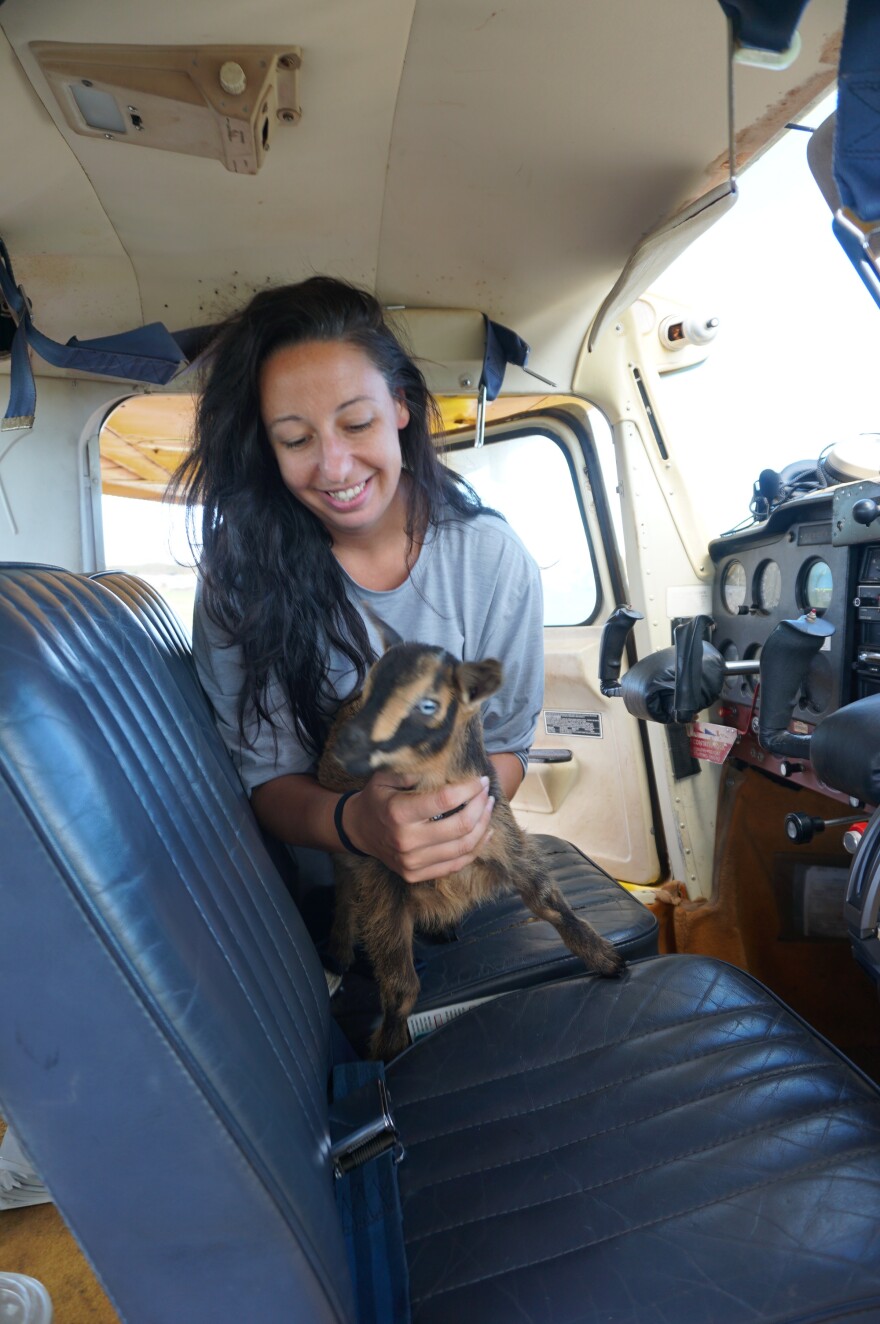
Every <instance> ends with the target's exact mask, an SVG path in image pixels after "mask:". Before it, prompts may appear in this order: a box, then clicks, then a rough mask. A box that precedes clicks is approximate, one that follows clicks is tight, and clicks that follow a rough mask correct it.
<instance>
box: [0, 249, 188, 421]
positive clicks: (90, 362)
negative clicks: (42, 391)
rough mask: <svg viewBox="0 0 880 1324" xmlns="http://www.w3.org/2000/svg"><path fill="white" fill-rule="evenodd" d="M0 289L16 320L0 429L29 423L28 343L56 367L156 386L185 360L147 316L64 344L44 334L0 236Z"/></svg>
mask: <svg viewBox="0 0 880 1324" xmlns="http://www.w3.org/2000/svg"><path fill="white" fill-rule="evenodd" d="M0 294H2V296H3V299H4V301H5V302H6V304H7V305H8V306H9V310H10V312H11V313H12V317H13V320H14V322H15V323H16V331H15V335H14V337H13V340H12V361H11V380H10V388H9V404H8V406H7V409H6V415H5V417H4V418H3V421H2V423H0V430H9V429H12V428H30V427H33V422H34V410H35V408H36V399H37V392H36V386H35V385H34V375H33V371H32V369H31V364H30V356H29V354H28V349H29V348H30V349H33V350H34V351H35V352H36V353H37V354H39V356H40V358H42V359H45V360H46V362H47V363H51V364H52V365H53V366H54V367H56V368H72V369H74V370H78V371H80V372H92V373H98V374H100V375H101V376H105V377H126V378H128V379H130V380H132V381H138V382H151V383H153V384H154V385H157V386H164V384H165V383H166V382H168V381H170V380H171V378H172V377H173V376H174V374H175V373H176V372H177V371H178V369H179V368H181V367H182V366H183V365H184V364H185V363H186V362H187V358H186V355H185V353H184V351H183V349H182V348H181V345H180V344H179V343H178V342H177V340H175V338H174V336H172V334H171V332H170V331H168V330H167V329H166V327H164V326H163V325H162V323H161V322H152V323H150V325H149V326H141V327H137V328H136V329H135V330H133V331H125V332H122V333H121V334H119V335H115V336H103V337H101V338H100V339H98V340H77V339H76V337H75V336H74V337H73V338H72V339H70V340H68V342H67V344H66V345H62V344H59V342H58V341H57V340H50V339H49V337H48V336H44V335H43V334H42V332H40V331H38V330H37V328H36V327H35V326H34V324H33V322H32V321H31V314H30V308H29V307H28V302H27V299H26V297H25V295H24V292H23V291H22V289H21V287H20V286H19V285H17V284H16V280H15V275H14V273H13V270H12V261H11V259H10V257H9V252H8V250H7V248H6V245H5V244H4V243H3V240H2V239H0Z"/></svg>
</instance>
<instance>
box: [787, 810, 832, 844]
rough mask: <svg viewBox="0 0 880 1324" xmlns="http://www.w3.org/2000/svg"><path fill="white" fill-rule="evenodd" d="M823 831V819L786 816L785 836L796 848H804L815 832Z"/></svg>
mask: <svg viewBox="0 0 880 1324" xmlns="http://www.w3.org/2000/svg"><path fill="white" fill-rule="evenodd" d="M824 831H825V820H824V818H813V816H812V815H811V814H786V815H785V835H786V836H787V837H788V839H789V841H794V842H796V843H797V845H798V846H806V844H807V842H808V841H812V840H813V837H814V836H815V835H816V833H817V832H824Z"/></svg>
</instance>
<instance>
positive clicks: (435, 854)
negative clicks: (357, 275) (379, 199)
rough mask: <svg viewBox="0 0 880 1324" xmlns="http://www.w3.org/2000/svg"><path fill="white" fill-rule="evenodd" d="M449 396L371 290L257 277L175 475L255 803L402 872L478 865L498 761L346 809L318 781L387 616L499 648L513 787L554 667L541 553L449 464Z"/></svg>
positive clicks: (223, 347)
mask: <svg viewBox="0 0 880 1324" xmlns="http://www.w3.org/2000/svg"><path fill="white" fill-rule="evenodd" d="M435 417H436V404H435V402H434V401H433V399H432V397H431V396H430V394H429V392H428V390H427V387H426V385H425V381H424V378H423V376H422V374H421V372H420V371H419V369H418V368H417V367H416V365H415V364H414V363H413V361H412V359H411V358H410V357H409V356H408V355H407V354H406V353H405V351H404V350H403V348H402V347H401V345H400V343H399V342H398V340H397V339H396V337H395V336H394V334H393V333H392V332H391V330H390V329H389V327H388V326H387V325H386V323H385V320H384V317H383V313H382V309H381V306H380V305H379V304H378V302H377V301H376V300H375V299H374V298H373V297H372V296H371V295H369V294H367V293H365V292H364V291H361V290H358V289H355V288H354V287H352V286H349V285H346V284H344V283H343V282H340V281H337V280H334V279H332V278H329V277H314V278H312V279H310V280H306V281H304V282H302V283H301V284H299V285H293V286H285V287H281V288H276V289H271V290H266V291H264V292H262V293H261V294H258V295H257V296H256V297H255V298H254V299H253V300H252V301H251V302H250V303H249V304H248V305H247V307H245V308H244V309H243V310H242V311H241V312H240V313H239V314H237V315H236V316H235V317H233V318H232V319H231V320H230V321H229V322H228V323H227V324H226V325H225V326H224V327H223V328H222V330H221V332H220V334H219V337H218V338H217V340H216V341H215V343H214V345H213V348H212V350H211V354H210V363H209V368H208V373H207V379H206V382H205V387H204V391H203V394H202V396H201V400H200V404H199V409H198V414H197V419H196V429H195V444H194V448H193V450H192V452H191V454H190V455H189V457H188V458H187V460H186V461H185V462H184V464H183V465H182V466H181V468H180V470H179V471H178V473H177V475H176V477H175V487H176V490H177V491H178V492H179V493H182V494H183V496H184V498H185V500H186V502H187V504H188V506H189V507H190V511H192V510H193V508H194V507H196V506H201V507H203V516H202V538H201V542H202V550H201V557H200V581H201V583H200V593H199V597H198V599H197V603H196V611H195V620H194V628H193V648H194V653H195V658H196V664H197V666H198V670H199V674H200V676H201V679H202V682H203V684H204V686H205V689H206V691H207V693H208V695H209V697H210V699H211V701H212V703H213V705H214V708H215V711H216V714H217V719H218V724H219V726H220V729H221V731H222V733H223V735H224V738H225V739H226V742H227V745H228V747H229V749H230V752H231V754H232V756H233V759H234V760H235V762H236V764H237V766H238V768H239V771H240V773H241V776H242V780H243V781H244V783H245V786H246V787H247V789H248V790H249V791H250V792H251V800H252V805H253V808H254V811H255V812H256V815H257V817H258V819H259V820H260V822H261V823H262V825H263V826H264V827H265V828H267V829H268V830H269V831H270V832H271V833H272V834H273V835H274V836H276V837H278V838H279V839H280V840H282V841H285V842H288V843H290V844H292V845H295V846H310V847H317V848H318V849H321V850H325V851H339V850H340V849H341V848H345V849H352V848H354V849H356V850H359V851H363V852H364V853H366V854H369V855H374V856H376V857H378V858H380V859H381V860H383V862H384V863H385V864H387V865H388V866H389V867H390V868H392V869H394V870H396V871H397V872H398V873H399V874H400V875H401V876H402V877H403V878H404V879H406V880H407V881H408V882H421V881H424V880H426V879H429V878H433V877H436V876H437V875H438V874H439V873H450V872H455V871H456V870H458V869H461V868H463V867H464V866H465V865H467V864H469V863H470V862H471V861H472V860H473V859H474V858H475V856H476V854H477V853H478V851H479V848H480V845H481V843H482V842H483V840H484V838H485V837H486V835H487V833H488V832H489V831H490V830H491V829H490V817H491V812H492V805H493V803H494V802H493V799H492V797H491V796H490V794H489V787H488V780H487V779H486V778H482V779H474V780H471V781H468V782H465V783H463V784H462V785H459V786H451V787H446V788H445V789H443V790H442V791H438V792H436V793H431V794H426V795H415V794H408V793H407V791H406V787H405V784H404V783H403V782H402V781H401V779H400V778H398V777H394V776H392V775H389V774H385V773H382V772H377V773H376V774H374V776H373V777H372V778H371V779H370V781H369V782H368V784H367V785H366V786H365V788H364V789H363V790H362V791H360V792H359V793H358V794H356V795H354V796H351V797H350V798H348V799H346V800H345V801H344V821H343V817H342V809H343V806H342V804H341V803H340V797H339V795H338V794H337V793H335V792H331V791H327V790H325V789H324V788H323V787H321V786H320V785H319V784H318V782H317V780H316V778H315V775H314V773H315V768H316V766H317V761H318V756H319V753H320V749H321V745H322V742H323V738H324V735H325V733H326V730H327V728H328V725H329V723H330V721H331V720H332V716H333V713H334V711H335V709H336V707H337V706H338V704H339V703H340V702H341V701H342V700H343V699H344V698H346V697H347V696H348V695H349V694H350V693H352V692H354V691H356V690H357V689H358V688H359V687H360V685H361V684H362V682H363V678H364V675H365V673H366V670H367V667H368V665H369V662H370V660H371V658H372V657H373V656H374V655H375V652H376V651H378V650H379V649H380V648H381V641H380V640H379V639H378V636H377V633H376V628H375V625H374V623H373V620H374V619H375V618H378V619H379V620H380V621H382V622H385V623H387V624H388V625H389V626H390V627H391V628H392V630H394V632H395V633H396V634H398V635H400V636H401V637H403V638H408V639H413V640H418V641H420V642H423V643H432V644H439V645H442V646H443V647H445V648H447V649H448V650H449V651H450V652H453V653H455V654H456V655H458V656H462V657H469V658H479V657H485V656H496V657H499V658H501V660H502V661H503V662H504V667H505V684H504V686H503V689H502V692H501V695H499V696H496V698H495V700H490V702H489V703H488V704H487V705H486V708H485V710H484V714H483V717H484V726H485V731H486V747H487V750H488V752H489V754H490V757H491V758H492V761H493V763H494V765H495V768H496V770H497V773H498V777H499V780H500V783H501V785H502V787H503V788H504V791H505V793H506V794H507V795H508V797H510V796H512V795H513V793H514V792H515V791H516V789H517V787H518V786H519V784H520V781H521V780H522V776H523V773H524V768H525V761H526V758H527V750H528V745H529V743H530V741H531V738H532V735H533V733H534V728H535V723H536V721H537V717H538V713H539V711H540V707H541V700H542V683H543V658H542V649H541V639H542V634H541V631H542V607H541V588H540V578H539V575H538V571H537V567H536V566H535V564H534V562H533V561H532V559H531V557H530V556H529V555H528V553H527V552H526V551H525V549H524V548H523V546H522V544H521V543H520V541H519V539H518V538H517V537H516V535H515V534H514V533H513V531H512V530H511V529H510V528H509V526H508V525H507V524H506V523H505V522H504V520H503V519H502V518H501V517H500V516H498V515H496V514H495V513H494V512H491V511H487V510H486V509H485V508H484V507H482V506H481V505H480V503H479V501H478V500H477V498H476V496H475V494H474V493H473V492H472V491H471V490H470V489H469V488H468V487H467V485H466V484H463V483H461V482H459V481H458V480H457V479H456V478H454V476H453V475H451V474H450V473H449V472H448V471H447V470H446V469H445V467H444V466H443V465H442V464H441V462H440V461H439V459H438V458H437V455H436V452H435V448H434V445H433V443H432V441H431V424H432V422H433V420H434V418H435ZM365 606H366V608H368V611H367V612H365V611H364V607H365ZM371 613H372V618H373V619H372V620H371ZM371 632H372V633H371ZM460 805H463V806H464V808H462V809H461V811H460V812H459V813H456V814H452V815H450V816H448V817H443V815H445V814H447V811H449V810H453V809H455V808H457V807H458V806H460Z"/></svg>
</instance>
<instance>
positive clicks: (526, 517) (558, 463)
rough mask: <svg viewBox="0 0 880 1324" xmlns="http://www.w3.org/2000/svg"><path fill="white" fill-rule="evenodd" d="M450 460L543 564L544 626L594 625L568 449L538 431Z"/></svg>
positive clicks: (593, 585) (592, 579) (453, 454)
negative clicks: (565, 449) (587, 622)
mask: <svg viewBox="0 0 880 1324" xmlns="http://www.w3.org/2000/svg"><path fill="white" fill-rule="evenodd" d="M445 459H446V463H447V464H448V465H449V467H450V468H451V469H455V471H456V472H457V473H459V474H461V476H462V477H463V478H466V479H467V481H468V482H469V483H470V485H471V487H473V489H474V491H475V492H476V493H477V495H478V496H479V497H480V499H481V501H483V502H484V504H485V505H487V506H493V507H494V509H495V510H498V511H500V512H501V514H502V515H504V517H505V518H506V519H507V521H508V523H509V524H510V525H511V526H512V527H513V528H514V529H515V530H516V532H517V533H518V534H519V536H520V537H521V538H522V540H523V542H524V543H525V545H526V547H527V548H528V549H529V551H530V552H531V554H532V556H533V557H534V558H535V560H536V561H537V563H538V565H539V566H540V569H541V578H542V580H543V584H544V624H545V625H581V624H583V623H584V622H586V621H589V620H591V619H592V618H593V616H594V615H595V614H596V610H597V607H598V605H599V603H598V583H597V579H596V573H595V566H594V560H593V553H592V548H591V546H590V541H589V536H588V533H587V528H586V524H585V523H584V516H583V512H582V510H581V505H580V501H579V500H578V494H577V491H576V489H575V485H574V481H573V478H572V473H571V469H570V467H569V461H568V456H567V454H566V452H565V451H564V450H563V449H562V447H561V446H560V445H559V444H558V443H557V442H555V441H554V440H553V439H552V438H551V437H548V436H544V435H542V434H540V433H535V434H533V435H528V436H517V437H506V438H502V439H501V440H499V441H491V440H490V439H488V438H487V441H486V445H485V446H483V447H481V448H480V449H479V450H475V449H474V447H472V446H470V447H455V448H454V449H451V450H449V451H448V452H447V454H446V456H445Z"/></svg>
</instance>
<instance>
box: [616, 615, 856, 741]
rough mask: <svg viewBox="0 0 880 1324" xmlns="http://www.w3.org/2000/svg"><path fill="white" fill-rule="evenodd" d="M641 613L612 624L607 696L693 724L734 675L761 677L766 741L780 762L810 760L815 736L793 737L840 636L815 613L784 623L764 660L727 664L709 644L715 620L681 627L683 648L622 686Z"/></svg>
mask: <svg viewBox="0 0 880 1324" xmlns="http://www.w3.org/2000/svg"><path fill="white" fill-rule="evenodd" d="M642 619H643V617H642V615H641V613H640V612H638V611H635V610H634V609H633V608H632V607H629V606H622V607H618V608H617V609H616V610H615V611H613V612H612V613H611V615H610V616H609V618H608V620H607V621H606V622H605V628H604V630H603V631H602V642H601V645H600V649H599V689H600V692H601V693H602V694H603V695H604V696H605V697H606V698H613V697H618V696H619V697H621V698H622V699H623V701H624V703H625V705H626V707H627V708H628V710H629V711H630V712H631V713H632V714H633V715H634V716H635V717H641V718H645V719H646V720H649V721H654V722H667V723H669V722H691V721H693V719H694V718H695V717H696V715H697V713H699V712H702V711H703V709H704V708H708V707H709V706H710V704H712V703H714V702H715V700H716V699H717V698H718V697H719V695H720V694H721V690H722V687H723V685H724V681H725V678H726V677H727V676H730V675H745V674H752V675H755V674H758V673H760V681H761V696H760V697H761V702H760V711H759V729H758V740H759V742H760V744H761V745H762V746H763V748H764V749H766V750H767V752H768V753H770V754H773V755H775V756H776V757H777V758H808V757H809V751H810V742H811V737H810V736H807V735H797V734H796V733H794V732H792V731H789V729H788V724H789V722H790V721H791V715H792V711H793V709H794V705H795V702H796V700H797V697H798V694H799V693H800V692H801V690H802V688H803V686H804V683H805V681H806V679H807V673H808V671H809V668H810V663H811V662H812V660H813V658H814V657H815V655H816V654H817V653H818V652H819V650H820V649H821V648H822V645H823V644H824V643H825V640H826V639H828V638H829V637H830V636H831V635H832V634H834V626H833V625H831V623H830V622H829V621H826V620H824V619H822V618H821V617H817V616H815V615H814V614H813V613H812V612H811V613H809V614H808V615H806V616H800V617H798V619H797V620H793V621H781V622H780V623H779V625H777V626H776V629H775V630H773V632H772V633H771V635H770V637H769V638H768V640H767V642H766V644H765V645H764V648H763V650H762V652H761V657H760V661H758V660H757V659H752V660H744V661H733V662H725V661H724V659H723V658H722V656H721V654H720V653H719V652H718V650H717V648H715V647H714V646H713V645H712V644H711V643H710V642H709V635H710V632H711V630H712V628H713V621H712V618H711V617H710V616H694V617H692V618H691V619H690V620H688V621H685V622H683V623H682V624H680V625H677V626H676V628H675V646H674V647H673V648H662V649H660V650H659V651H658V652H656V653H651V654H650V655H649V656H648V657H645V658H641V659H640V660H639V661H638V662H636V663H635V665H634V666H632V667H631V668H630V670H629V671H628V672H627V673H626V675H625V676H624V677H623V679H622V680H621V676H620V670H621V665H622V661H623V650H624V646H625V644H626V640H627V638H628V636H629V633H630V631H631V630H632V628H633V626H634V625H635V623H636V621H640V620H642Z"/></svg>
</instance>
